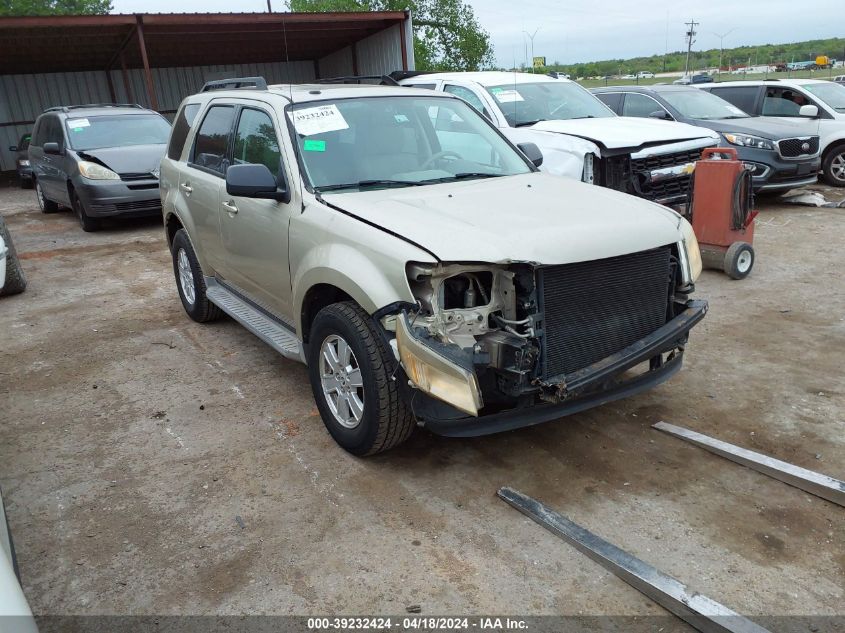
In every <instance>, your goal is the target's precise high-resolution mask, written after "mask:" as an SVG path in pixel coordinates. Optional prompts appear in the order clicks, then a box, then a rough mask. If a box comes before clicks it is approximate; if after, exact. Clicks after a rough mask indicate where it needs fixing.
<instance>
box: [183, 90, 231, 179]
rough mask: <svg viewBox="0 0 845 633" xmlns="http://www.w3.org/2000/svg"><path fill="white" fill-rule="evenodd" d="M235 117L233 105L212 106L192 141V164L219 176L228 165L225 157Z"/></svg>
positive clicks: (224, 171)
mask: <svg viewBox="0 0 845 633" xmlns="http://www.w3.org/2000/svg"><path fill="white" fill-rule="evenodd" d="M234 119H235V108H234V107H233V106H212V107H211V108H209V110H208V114H206V115H205V118H204V119H203V121H202V124H201V125H200V129H199V131H198V132H197V138H196V140H195V141H194V152H193V156H194V158H193V161H192V164H193V165H194V166H195V167H202V168H204V169H208V170H210V171H213V172H216V173H218V174H220V175H221V176H222V175H223V174H225V173H226V169H227V168H228V167H229V159H228V157H227V155H228V151H229V141H230V140H231V137H232V123H233V122H234Z"/></svg>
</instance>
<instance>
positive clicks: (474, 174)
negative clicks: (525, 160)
mask: <svg viewBox="0 0 845 633" xmlns="http://www.w3.org/2000/svg"><path fill="white" fill-rule="evenodd" d="M504 175H505V174H491V173H490V172H489V171H462V172H460V173H458V174H455V175H454V176H443V177H441V178H430V179H428V180H423V181H422V182H423V183H433V182H451V181H453V180H468V179H470V178H498V177H500V176H504Z"/></svg>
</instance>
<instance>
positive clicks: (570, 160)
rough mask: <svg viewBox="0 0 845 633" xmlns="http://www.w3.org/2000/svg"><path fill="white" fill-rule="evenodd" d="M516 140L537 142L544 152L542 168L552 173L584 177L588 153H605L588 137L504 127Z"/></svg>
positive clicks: (512, 138) (570, 176) (512, 139)
mask: <svg viewBox="0 0 845 633" xmlns="http://www.w3.org/2000/svg"><path fill="white" fill-rule="evenodd" d="M502 132H503V133H504V135H505V136H507V137H508V138H509V139H510V140H511V142H513V143H536V144H537V147H539V148H540V151H541V152H542V153H543V164H542V165H541V166H540V171H544V172H546V173H548V174H551V175H552V176H568V177H569V178H574V179H575V180H582V179H583V175H584V157H585V156H587V155H588V154H592V155H593V156H595V157H596V158H599V156H601V151H600V150H599V146H598V145H596V144H595V143H593V142H592V141H588V140H586V139H582V138H577V137H575V136H569V135H567V134H558V133H556V132H543V131H541V130H533V129H531V128H527V127H525V128H505V129H503V130H502Z"/></svg>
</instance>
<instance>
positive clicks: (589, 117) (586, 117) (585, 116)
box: [569, 114, 596, 121]
mask: <svg viewBox="0 0 845 633" xmlns="http://www.w3.org/2000/svg"><path fill="white" fill-rule="evenodd" d="M595 118H596V115H595V114H585V115H584V116H571V117H569V120H570V121H574V120H576V119H595Z"/></svg>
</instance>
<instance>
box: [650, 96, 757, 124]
mask: <svg viewBox="0 0 845 633" xmlns="http://www.w3.org/2000/svg"><path fill="white" fill-rule="evenodd" d="M659 94H660V96H661V97H662V98H663V99H665V100H666V102H667V103H668V104H669V105H671V106H672V107H673V108H675V109H676V110H677V111H678V112H680V113H681V114H682V115H683V116H684V117H686V118H689V119H701V120H703V121H709V120H712V119H746V118H748V115H747V114H746V113H745V112H743V111H742V110H740V109H739V108H737V107H736V106H735V105H733V104H731V103H728V102H727V101H725V100H724V99H720V98H719V97H717V96H716V95H713V94H710V93H709V92H704V91H703V90H699V89H698V88H696V89H694V90H678V91H670V90H667V91H666V92H661V93H659Z"/></svg>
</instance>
